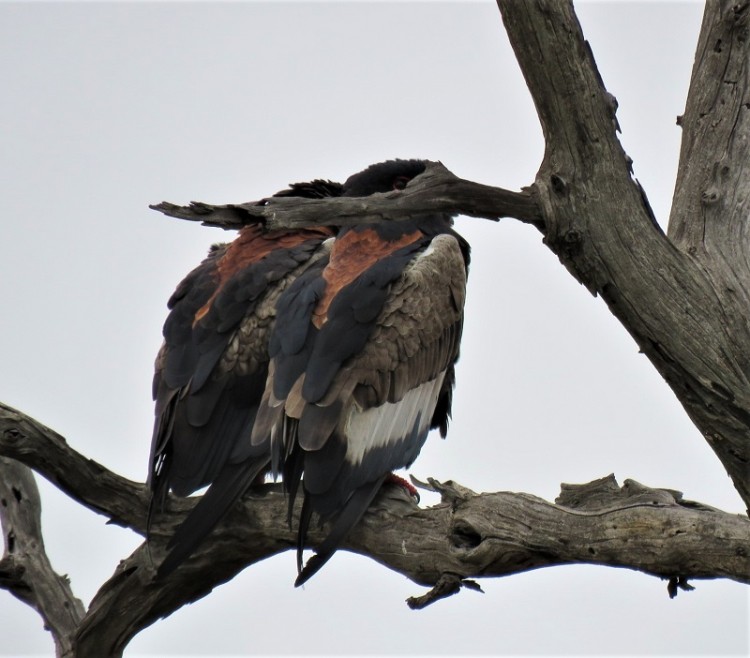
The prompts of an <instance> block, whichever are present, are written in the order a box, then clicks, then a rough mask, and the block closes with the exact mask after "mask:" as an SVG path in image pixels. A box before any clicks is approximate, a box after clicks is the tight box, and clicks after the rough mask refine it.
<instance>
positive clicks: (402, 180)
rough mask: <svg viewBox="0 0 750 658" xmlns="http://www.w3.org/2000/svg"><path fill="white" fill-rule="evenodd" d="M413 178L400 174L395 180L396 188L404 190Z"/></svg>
mask: <svg viewBox="0 0 750 658" xmlns="http://www.w3.org/2000/svg"><path fill="white" fill-rule="evenodd" d="M410 180H411V179H410V178H409V177H408V176H398V177H396V178H395V179H394V180H393V189H394V190H403V189H404V188H405V187H406V186H407V185H408V184H409V181H410Z"/></svg>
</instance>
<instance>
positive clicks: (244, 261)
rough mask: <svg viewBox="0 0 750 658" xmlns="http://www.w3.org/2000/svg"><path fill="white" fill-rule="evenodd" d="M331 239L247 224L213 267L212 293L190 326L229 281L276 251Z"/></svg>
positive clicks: (326, 232) (320, 232) (319, 231)
mask: <svg viewBox="0 0 750 658" xmlns="http://www.w3.org/2000/svg"><path fill="white" fill-rule="evenodd" d="M332 235H333V232H332V231H331V229H329V228H327V227H325V226H320V227H317V228H311V229H305V230H304V231H267V232H264V231H263V227H262V226H261V225H260V224H248V225H247V226H243V227H242V228H241V229H240V233H239V235H238V236H237V237H236V238H235V239H234V241H233V242H232V243H231V244H230V245H229V246H228V247H227V250H226V252H224V255H223V256H222V257H221V258H220V259H219V262H218V263H217V265H216V270H217V275H218V279H217V281H216V289H215V290H214V292H213V294H212V295H211V297H210V298H209V300H208V301H207V302H206V303H205V304H204V305H203V306H202V307H201V308H200V309H198V312H197V313H196V314H195V317H194V318H193V326H195V324H196V323H197V322H198V321H199V320H200V319H201V318H202V317H203V316H204V315H206V313H208V310H209V309H210V308H211V304H212V303H213V301H214V299H215V298H216V295H218V294H219V292H220V291H221V289H222V287H223V286H224V284H225V283H226V282H227V281H228V280H229V279H230V277H231V276H232V275H233V274H235V273H237V272H239V271H241V270H243V269H245V268H246V267H249V266H250V265H252V264H254V263H257V262H259V261H261V260H262V259H263V258H265V257H266V256H268V254H270V253H271V252H272V251H275V250H276V249H292V248H293V247H296V246H297V245H299V244H302V243H303V242H306V241H307V240H311V239H313V238H329V237H331V236H332Z"/></svg>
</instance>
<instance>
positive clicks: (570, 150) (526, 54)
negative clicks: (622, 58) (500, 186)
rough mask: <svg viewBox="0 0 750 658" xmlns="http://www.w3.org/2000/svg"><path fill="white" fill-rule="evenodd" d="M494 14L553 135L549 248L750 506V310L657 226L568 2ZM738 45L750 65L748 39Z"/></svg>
mask: <svg viewBox="0 0 750 658" xmlns="http://www.w3.org/2000/svg"><path fill="white" fill-rule="evenodd" d="M498 5H499V6H500V9H501V12H502V15H503V20H504V22H505V26H506V29H507V32H508V36H509V38H510V41H511V45H512V46H513V49H514V51H515V53H516V57H517V59H518V62H519V65H520V66H521V69H522V71H523V74H524V77H525V79H526V82H527V84H528V87H529V90H530V92H531V95H532V97H533V99H534V103H535V105H536V109H537V113H538V114H539V119H540V122H541V124H542V128H543V131H544V135H545V138H546V151H545V156H544V160H543V162H542V165H541V168H540V169H539V172H538V173H537V177H536V182H535V188H536V192H537V193H538V198H539V202H540V206H541V208H542V214H543V216H544V220H543V221H544V227H545V242H546V244H547V245H548V246H549V247H550V248H551V249H552V251H554V252H555V253H556V254H557V255H558V257H559V258H560V260H561V262H562V263H563V264H564V265H565V266H566V267H567V268H568V270H569V271H570V272H571V273H572V274H573V275H574V276H575V277H576V278H577V279H578V280H579V281H581V282H582V283H584V284H585V285H586V287H587V288H588V289H589V290H590V291H591V292H592V293H594V294H598V295H601V297H602V299H604V300H605V302H606V303H607V305H608V306H609V308H610V310H611V311H612V313H613V314H614V315H615V316H616V317H617V318H618V319H619V320H620V322H621V323H622V324H623V326H624V327H625V328H626V329H627V330H628V332H630V334H631V335H632V336H633V338H634V339H635V341H636V342H637V344H638V346H639V347H640V349H641V351H642V352H643V353H644V354H646V355H647V356H648V358H649V359H650V360H651V362H652V363H653V364H654V366H655V367H656V368H657V370H658V371H659V373H660V374H661V375H662V377H664V379H665V380H666V381H667V383H668V384H669V385H670V387H671V388H672V390H673V391H674V392H675V394H676V395H677V398H678V399H679V400H680V402H681V403H682V405H683V406H684V408H685V410H686V411H687V413H688V414H689V415H690V417H691V419H692V420H693V422H694V423H695V424H696V426H697V427H698V428H699V429H700V430H701V432H702V433H703V435H704V437H705V438H706V440H707V441H708V443H709V445H710V446H711V448H712V449H713V450H714V452H715V453H716V455H717V456H718V457H719V459H720V460H721V462H722V464H723V465H724V467H725V468H726V470H727V472H728V473H729V475H730V477H731V478H732V481H733V483H734V485H735V487H736V488H737V491H738V492H739V493H740V496H741V497H742V499H743V500H744V502H745V504H746V505H747V506H748V508H750V468H749V465H750V379H749V376H750V338H749V337H748V332H747V331H746V330H744V329H743V330H742V331H734V327H735V326H736V325H737V324H738V323H739V324H742V323H746V317H747V307H746V306H743V310H742V312H740V311H739V309H738V306H737V305H736V304H735V303H727V302H726V296H727V294H726V291H725V290H723V289H719V288H717V287H716V285H715V284H714V282H713V279H712V277H711V276H709V275H708V274H707V273H706V269H707V267H714V266H718V265H717V264H716V263H715V262H712V263H710V264H708V263H707V262H706V261H704V262H702V263H701V262H697V261H696V260H695V259H693V258H692V257H691V256H690V255H689V254H687V253H685V252H682V251H680V250H678V249H677V248H675V246H674V245H673V244H672V243H671V242H670V241H669V240H668V239H667V238H666V237H665V236H664V235H663V234H662V233H661V231H660V229H659V228H658V227H657V226H656V225H655V224H654V221H653V216H652V213H651V210H650V207H649V206H648V204H647V202H646V201H645V195H644V193H643V190H642V189H641V187H640V186H639V185H638V184H637V182H636V181H635V180H633V178H632V176H631V173H630V164H631V163H630V160H629V158H628V157H627V156H626V154H625V152H624V151H623V149H622V146H621V145H620V143H619V141H618V140H617V137H616V128H617V122H616V119H615V115H614V111H615V103H614V101H613V97H612V96H611V95H610V94H609V93H608V92H607V90H606V89H605V88H604V85H603V83H602V80H601V78H600V76H599V73H598V71H597V68H596V64H595V63H594V59H593V56H592V54H591V51H590V49H589V47H588V44H587V43H586V41H584V39H583V34H582V33H581V29H580V25H579V24H578V20H577V18H576V16H575V13H574V11H573V7H572V4H571V3H569V2H559V1H558V0H540V1H539V2H533V3H531V2H513V0H498ZM705 29H706V28H705V24H704V30H705ZM733 47H737V48H740V49H742V52H743V53H744V54H743V55H742V61H743V66H744V67H747V66H748V62H750V53H749V50H750V40H749V39H745V40H744V41H742V42H741V43H740V42H739V41H738V39H735V41H734V46H733ZM743 71H745V69H744V68H743ZM745 77H747V76H746V74H745ZM717 84H718V83H717ZM738 153H739V151H738ZM736 166H738V167H743V166H744V161H742V162H737V164H736ZM743 216H744V215H743ZM746 247H747V245H746V243H743V247H742V249H741V251H742V252H743V253H744V256H743V258H747V253H746V252H747V249H746ZM738 265H741V266H742V267H745V266H746V263H742V264H738ZM730 318H731V319H730Z"/></svg>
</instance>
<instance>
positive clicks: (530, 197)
mask: <svg viewBox="0 0 750 658" xmlns="http://www.w3.org/2000/svg"><path fill="white" fill-rule="evenodd" d="M150 208H152V209H154V210H158V211H159V212H162V213H164V214H165V215H169V216H170V217H177V218H179V219H187V220H191V221H199V222H201V223H203V224H204V225H206V226H218V227H221V228H225V229H237V228H240V227H241V226H243V225H244V224H247V223H248V222H253V221H259V220H261V221H263V222H264V223H265V225H266V227H267V228H268V229H279V228H285V229H297V228H303V227H309V226H337V227H342V226H351V225H354V224H357V223H360V222H361V221H362V217H363V216H364V215H368V216H373V215H375V216H378V217H381V218H385V219H390V220H392V221H398V219H402V218H404V217H408V216H411V215H415V214H420V213H426V212H435V211H440V212H447V213H460V214H462V215H469V216H471V217H482V218H484V219H492V220H497V219H500V218H501V217H514V218H516V219H519V220H521V221H523V222H527V223H529V224H533V225H534V226H537V227H539V228H541V226H542V225H541V213H540V211H539V207H538V205H537V202H536V200H535V198H534V194H533V191H531V190H526V191H523V192H511V191H510V190H504V189H502V188H499V187H492V186H490V185H481V184H480V183H474V182H472V181H468V180H464V179H462V178H458V177H457V176H455V175H454V174H453V173H451V172H450V171H448V169H446V168H445V167H444V166H443V165H442V164H441V163H440V162H431V163H429V164H428V166H427V169H426V171H425V172H424V173H423V174H421V175H420V176H418V177H417V178H415V179H414V180H413V181H411V182H410V183H409V185H407V187H406V189H404V190H403V191H398V192H389V193H387V194H375V195H372V196H369V197H367V198H354V197H352V198H329V199H302V198H298V197H269V198H267V199H262V200H260V201H250V202H248V203H240V204H225V205H212V204H208V203H202V202H200V201H193V202H191V204H190V205H188V206H179V205H175V204H172V203H167V202H163V203H160V204H156V205H152V206H150Z"/></svg>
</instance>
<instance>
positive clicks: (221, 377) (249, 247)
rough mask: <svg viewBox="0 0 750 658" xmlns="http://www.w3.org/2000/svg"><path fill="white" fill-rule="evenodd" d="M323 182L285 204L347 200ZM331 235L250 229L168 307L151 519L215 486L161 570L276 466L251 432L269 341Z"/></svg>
mask: <svg viewBox="0 0 750 658" xmlns="http://www.w3.org/2000/svg"><path fill="white" fill-rule="evenodd" d="M341 192H342V186H341V185H340V184H339V183H332V182H330V181H322V180H315V181H312V182H310V183H297V184H294V185H292V186H291V187H290V188H289V189H287V190H283V191H281V192H278V193H277V194H276V195H275V196H300V197H308V198H323V197H330V196H339V195H340V194H341ZM331 236H332V231H331V230H330V229H328V228H324V227H321V228H313V229H309V230H301V231H271V232H265V233H264V232H263V229H262V226H261V225H260V223H255V224H249V225H247V226H244V227H243V228H242V229H241V230H240V231H239V235H238V236H237V238H236V239H235V240H234V241H233V242H231V243H229V244H221V245H216V246H214V247H212V249H211V251H210V253H209V255H208V257H207V258H206V259H205V260H204V261H203V262H202V263H201V264H200V265H199V266H198V267H197V268H196V269H194V270H193V271H192V272H190V274H188V275H187V277H185V279H184V280H183V281H182V282H181V283H180V284H179V286H178V287H177V289H176V290H175V292H174V294H173V295H172V297H171V299H170V300H169V303H168V306H169V309H170V312H169V315H168V317H167V320H166V322H165V324H164V332H163V333H164V343H163V345H162V347H161V350H160V351H159V354H158V356H157V358H156V367H155V371H156V372H155V375H154V381H153V396H154V400H155V403H156V404H155V406H156V409H155V412H156V419H155V423H154V431H153V438H152V443H151V455H150V462H149V485H150V487H151V490H152V503H151V509H150V512H149V526H150V519H151V516H152V515H153V512H154V511H155V510H156V509H160V508H163V504H164V500H165V497H166V495H167V492H168V491H169V490H170V489H171V490H172V491H173V492H174V493H175V494H177V495H179V496H187V495H189V494H191V493H193V492H195V491H196V490H198V489H200V488H201V487H204V486H206V485H210V486H209V488H208V490H207V492H206V493H205V495H204V496H203V497H202V498H201V500H200V501H199V502H198V504H197V505H196V507H195V508H194V509H193V511H192V512H191V514H190V515H189V516H188V518H187V519H186V520H185V521H184V522H183V524H182V525H181V526H180V527H179V528H178V529H177V531H176V533H175V535H174V536H173V538H172V540H171V542H170V544H169V547H170V548H171V552H170V553H169V555H168V556H167V558H166V559H165V560H164V562H163V563H162V564H161V565H160V567H159V570H158V574H159V576H165V575H167V574H168V573H169V572H171V571H172V570H173V569H175V568H176V567H177V566H178V565H179V564H180V563H181V562H182V561H184V560H185V559H186V558H187V557H188V556H189V555H190V554H191V553H192V552H193V551H194V550H195V548H196V547H197V546H198V544H199V543H200V542H201V541H202V540H203V539H204V538H205V536H206V535H207V534H208V533H209V532H210V531H211V530H212V528H213V527H214V526H215V525H216V524H217V523H218V522H219V520H221V518H222V517H223V516H224V514H225V513H226V511H227V510H228V509H229V508H230V507H231V505H232V504H233V503H234V502H235V501H236V500H237V499H238V498H239V497H240V496H241V495H242V494H243V493H244V492H245V491H246V490H247V489H248V487H249V486H250V485H251V484H252V483H253V481H255V480H260V481H262V479H263V476H264V475H265V473H266V472H267V470H268V467H269V463H270V454H271V453H270V446H269V442H268V441H263V440H260V441H258V440H256V442H255V443H254V444H251V442H250V433H251V429H252V426H253V423H254V421H255V415H256V413H257V410H258V405H259V403H260V401H261V397H262V395H263V390H264V385H265V382H266V377H267V374H268V337H269V332H270V330H271V328H272V326H273V321H274V318H275V315H276V302H277V300H278V299H279V296H280V295H281V294H282V293H283V292H284V290H285V289H286V288H287V287H288V286H289V284H290V283H291V282H292V281H294V280H295V279H296V278H297V277H298V276H299V275H300V274H301V273H302V272H303V271H304V270H305V269H306V268H307V267H309V266H310V265H311V264H312V263H314V262H315V260H316V259H319V258H321V257H322V256H323V255H324V254H325V253H327V249H326V247H325V241H326V240H328V239H329V238H330V237H331Z"/></svg>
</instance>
